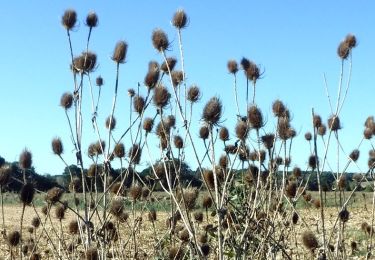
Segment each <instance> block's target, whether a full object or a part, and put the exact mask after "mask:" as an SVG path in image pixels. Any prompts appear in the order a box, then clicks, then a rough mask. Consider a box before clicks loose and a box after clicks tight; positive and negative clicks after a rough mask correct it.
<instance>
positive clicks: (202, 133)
mask: <svg viewBox="0 0 375 260" xmlns="http://www.w3.org/2000/svg"><path fill="white" fill-rule="evenodd" d="M209 134H210V130H209V129H208V127H207V126H202V127H201V128H200V129H199V137H200V138H201V139H203V140H206V139H207V138H208V135H209Z"/></svg>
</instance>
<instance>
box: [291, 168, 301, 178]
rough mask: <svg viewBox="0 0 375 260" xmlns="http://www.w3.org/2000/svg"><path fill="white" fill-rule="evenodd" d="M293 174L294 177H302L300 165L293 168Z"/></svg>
mask: <svg viewBox="0 0 375 260" xmlns="http://www.w3.org/2000/svg"><path fill="white" fill-rule="evenodd" d="M293 175H294V177H296V178H299V177H301V175H302V171H301V168H299V167H294V169H293Z"/></svg>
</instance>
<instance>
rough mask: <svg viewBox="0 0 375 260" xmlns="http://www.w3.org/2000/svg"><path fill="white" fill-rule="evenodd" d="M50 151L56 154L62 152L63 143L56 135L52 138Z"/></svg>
mask: <svg viewBox="0 0 375 260" xmlns="http://www.w3.org/2000/svg"><path fill="white" fill-rule="evenodd" d="M52 151H53V153H54V154H56V155H59V156H60V155H61V154H62V153H63V152H64V148H63V144H62V142H61V139H60V138H58V137H56V138H54V139H53V140H52Z"/></svg>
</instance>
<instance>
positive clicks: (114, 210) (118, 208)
mask: <svg viewBox="0 0 375 260" xmlns="http://www.w3.org/2000/svg"><path fill="white" fill-rule="evenodd" d="M109 211H110V213H111V214H112V215H114V216H115V217H119V216H120V215H121V214H122V212H123V211H124V202H123V201H122V200H121V199H114V200H112V203H111V207H110V209H109Z"/></svg>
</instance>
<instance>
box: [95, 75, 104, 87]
mask: <svg viewBox="0 0 375 260" xmlns="http://www.w3.org/2000/svg"><path fill="white" fill-rule="evenodd" d="M95 83H96V85H97V86H98V87H101V86H103V84H104V80H103V78H102V77H101V76H98V77H97V78H96V80H95Z"/></svg>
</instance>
